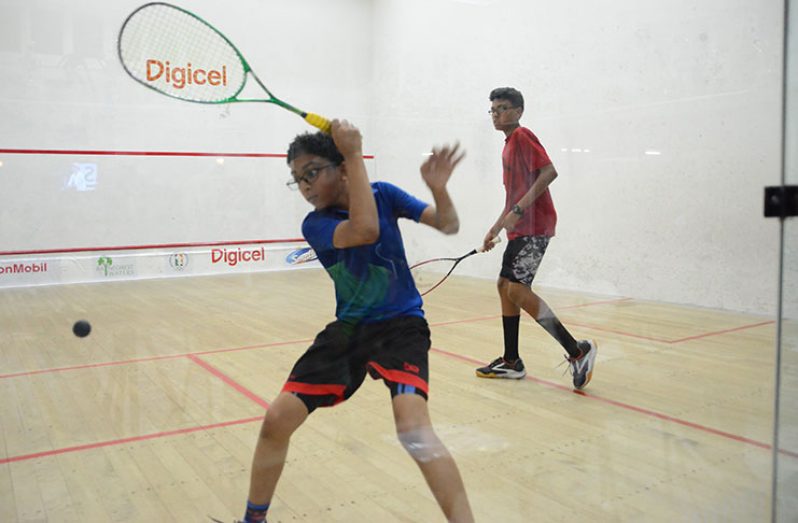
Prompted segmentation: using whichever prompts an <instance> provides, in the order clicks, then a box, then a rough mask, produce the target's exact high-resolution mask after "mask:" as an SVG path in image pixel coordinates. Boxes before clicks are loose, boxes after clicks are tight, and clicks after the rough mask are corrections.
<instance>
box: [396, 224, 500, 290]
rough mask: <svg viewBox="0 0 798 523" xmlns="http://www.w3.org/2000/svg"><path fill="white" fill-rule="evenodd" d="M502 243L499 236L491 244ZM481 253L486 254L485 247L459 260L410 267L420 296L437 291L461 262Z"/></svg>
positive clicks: (419, 263) (446, 260)
mask: <svg viewBox="0 0 798 523" xmlns="http://www.w3.org/2000/svg"><path fill="white" fill-rule="evenodd" d="M500 241H502V239H501V238H500V237H498V236H497V237H496V238H494V239H493V240H492V241H491V243H493V244H494V245H496V244H497V243H499V242H500ZM480 252H485V247H483V246H482V245H480V246H479V247H477V248H476V249H472V250H471V251H470V252H468V253H466V254H464V255H462V256H460V257H458V258H432V259H429V260H424V261H420V262H418V263H416V264H415V265H413V266H412V267H410V273H411V274H412V275H413V280H414V281H415V282H416V288H417V289H418V292H419V294H421V295H422V296H425V295H427V294H429V293H430V292H432V291H433V290H435V289H437V288H438V287H439V286H440V285H441V284H442V283H443V282H444V281H446V279H447V278H448V277H449V275H450V274H452V272H454V269H455V268H456V267H457V266H458V265H459V264H460V262H461V261H463V260H465V259H466V258H469V257H471V256H473V255H475V254H477V253H480Z"/></svg>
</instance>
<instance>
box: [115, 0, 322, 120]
mask: <svg viewBox="0 0 798 523" xmlns="http://www.w3.org/2000/svg"><path fill="white" fill-rule="evenodd" d="M117 45H118V50H119V60H120V61H121V62H122V66H123V67H124V68H125V71H127V74H129V75H130V76H131V77H132V78H133V79H134V80H136V81H137V82H139V83H141V84H143V85H145V86H147V87H149V88H150V89H153V90H155V91H158V92H159V93H161V94H165V95H167V96H171V97H173V98H178V99H180V100H186V101H189V102H197V103H206V104H225V103H234V102H265V103H272V104H276V105H279V106H280V107H283V108H284V109H288V110H289V111H291V112H293V113H296V114H298V115H299V116H301V117H302V118H304V119H305V121H307V122H308V123H309V124H310V125H313V126H314V127H317V128H319V129H321V130H322V131H324V132H326V133H329V132H330V121H329V120H327V119H326V118H324V117H323V116H319V115H318V114H314V113H306V112H305V111H302V110H300V109H297V108H296V107H294V106H293V105H290V104H288V103H286V102H284V101H282V100H280V99H278V98H277V97H275V96H274V95H273V94H272V93H271V91H269V89H267V88H266V86H265V85H263V82H261V81H260V79H259V78H258V77H257V75H256V74H255V72H254V71H253V70H252V68H251V67H250V66H249V64H248V63H247V61H246V59H244V56H243V55H242V54H241V53H240V52H239V50H238V49H236V47H235V46H234V45H233V44H232V42H230V40H228V39H227V37H226V36H224V35H223V34H222V33H220V32H219V31H218V30H217V29H216V28H214V27H213V26H211V25H210V24H209V23H207V22H206V21H205V20H203V19H201V18H200V17H198V16H197V15H195V14H193V13H190V12H188V11H186V10H185V9H181V8H180V7H176V6H174V5H170V4H166V3H162V2H153V3H149V4H144V5H142V6H141V7H139V8H138V9H136V10H135V11H133V12H132V13H131V14H130V16H128V17H127V19H126V20H125V23H124V24H122V29H121V30H120V31H119V41H118V44H117ZM249 75H251V76H252V78H254V79H255V82H257V84H258V85H259V86H261V88H262V89H263V91H264V92H265V93H266V94H267V95H268V98H238V96H239V94H241V92H242V91H243V89H244V85H246V83H247V77H248V76H249Z"/></svg>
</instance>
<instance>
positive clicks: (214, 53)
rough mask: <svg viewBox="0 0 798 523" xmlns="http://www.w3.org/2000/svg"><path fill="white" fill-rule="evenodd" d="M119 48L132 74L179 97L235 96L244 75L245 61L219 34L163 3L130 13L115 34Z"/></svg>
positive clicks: (213, 99)
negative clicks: (119, 31) (118, 32)
mask: <svg viewBox="0 0 798 523" xmlns="http://www.w3.org/2000/svg"><path fill="white" fill-rule="evenodd" d="M119 53H120V58H121V59H122V62H123V63H124V65H125V68H126V69H127V70H128V72H129V73H130V74H131V76H133V77H134V78H135V79H136V80H138V81H139V82H141V83H144V84H145V85H147V86H148V87H152V88H153V89H156V90H158V91H160V92H162V93H164V94H167V95H170V96H174V97H176V98H181V99H184V100H190V101H196V102H209V103H210V102H221V101H223V100H227V99H229V98H232V97H233V96H235V95H236V94H237V93H238V92H239V91H240V90H241V88H242V87H243V84H244V81H245V75H246V71H245V70H244V65H243V63H242V61H241V59H240V58H239V55H238V53H237V52H236V50H235V48H234V47H233V46H232V45H231V44H230V43H229V42H228V41H227V40H226V39H225V38H224V37H222V36H221V35H220V34H219V33H217V32H216V31H215V30H214V29H213V28H212V27H210V26H209V25H207V24H206V23H204V22H203V21H201V20H200V19H198V18H196V17H194V16H192V15H190V14H188V13H186V12H184V11H181V10H180V9H176V8H174V7H171V6H168V5H163V4H154V5H149V6H147V7H144V8H142V9H140V10H139V11H137V12H136V13H134V14H133V15H132V16H131V17H130V18H129V19H128V20H127V22H126V24H125V28H124V30H123V32H122V34H121V36H120V41H119Z"/></svg>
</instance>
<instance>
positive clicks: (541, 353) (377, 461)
mask: <svg viewBox="0 0 798 523" xmlns="http://www.w3.org/2000/svg"><path fill="white" fill-rule="evenodd" d="M537 290H538V292H539V293H540V294H541V295H542V296H543V297H544V298H545V299H546V300H547V301H548V303H549V305H550V306H551V307H552V309H553V310H554V311H555V312H556V313H557V314H558V316H559V317H560V319H561V320H562V321H563V323H564V324H565V325H566V326H568V327H569V328H570V329H571V331H572V332H573V333H574V335H575V336H577V337H585V338H588V337H589V338H593V339H595V340H597V341H598V343H599V356H598V359H597V365H596V371H595V375H594V378H593V382H592V383H591V384H590V385H589V386H588V388H587V389H585V391H584V393H575V392H573V391H572V388H571V386H570V381H569V376H568V375H567V374H566V375H564V374H563V373H564V370H565V366H558V365H559V364H560V362H561V361H562V350H560V349H559V348H558V346H557V345H556V344H555V342H554V341H553V340H551V339H550V338H548V336H547V335H546V333H545V332H544V331H543V330H542V329H541V328H540V327H538V326H537V325H536V324H535V323H534V322H532V321H531V320H529V319H525V321H523V322H522V327H521V356H522V357H523V358H524V361H525V363H526V366H527V371H528V373H529V374H528V376H527V378H526V379H524V380H521V381H503V380H484V379H479V378H476V377H475V375H474V368H475V367H477V366H480V365H482V364H484V363H485V362H487V361H489V360H491V359H493V358H494V357H496V356H498V355H500V354H501V347H502V331H501V319H500V315H499V312H498V299H497V297H496V292H495V287H494V284H493V283H492V282H491V281H487V280H477V279H470V278H462V277H461V278H454V279H452V280H451V281H449V282H447V283H446V284H445V285H444V286H443V287H441V288H440V289H438V290H436V291H435V292H434V293H433V294H431V295H429V296H428V299H427V301H426V306H425V308H426V310H427V317H428V320H429V322H430V324H431V329H432V342H433V349H432V352H431V355H430V368H431V380H430V381H431V390H430V402H429V404H430V410H431V412H432V416H433V422H434V424H435V427H436V431H437V432H438V434H439V436H440V437H441V439H442V440H443V441H444V443H445V444H446V445H447V446H448V448H449V450H450V451H451V452H452V454H453V455H454V456H455V459H456V460H457V463H458V465H459V467H460V470H461V473H462V474H463V478H464V481H465V484H466V488H467V490H468V493H469V497H470V500H471V504H472V506H473V508H474V511H475V515H476V518H477V521H483V522H491V523H512V522H519V523H520V522H524V523H526V522H533V521H543V522H548V521H575V520H576V521H578V520H590V521H608V522H609V521H635V522H638V521H655V522H656V521H663V522H665V521H667V522H673V521H723V522H726V521H740V522H750V521H765V520H768V519H769V517H770V489H771V473H772V463H771V461H772V451H771V446H770V442H771V438H772V431H773V427H772V425H773V399H774V385H773V382H774V380H773V378H774V336H775V323H774V318H769V317H760V316H752V315H745V314H738V313H730V312H724V311H717V310H710V309H700V308H694V307H683V306H676V305H670V304H663V303H652V302H646V301H640V300H636V299H632V298H624V297H608V296H593V295H587V294H579V293H574V292H562V291H556V290H551V289H546V288H537ZM333 310H334V307H333V297H332V292H331V284H330V283H329V280H328V278H327V276H326V275H325V274H324V273H323V272H321V271H320V270H302V271H292V272H288V273H285V272H283V273H260V274H255V275H241V276H224V277H202V278H182V279H171V280H150V281H139V282H119V283H102V284H86V285H63V286H53V287H36V288H26V289H8V290H2V291H0V332H2V339H1V340H0V420H1V423H2V428H1V429H0V521H2V522H33V521H59V522H106V521H114V522H116V521H120V522H145V521H146V522H153V521H157V522H162V521H164V522H165V521H198V522H200V521H208V520H207V515H212V516H214V517H216V518H218V519H222V520H225V521H228V520H229V521H232V519H233V518H234V517H240V515H241V512H242V507H243V506H244V503H245V500H246V493H247V486H248V481H249V466H250V460H251V456H252V450H253V448H254V444H255V439H256V436H257V432H258V428H259V422H260V419H261V417H262V415H263V412H264V410H265V409H266V408H268V404H269V402H270V401H271V400H272V399H273V398H274V396H275V395H276V394H277V392H278V391H279V390H280V387H281V386H282V383H283V381H284V380H285V378H286V377H287V374H288V371H289V369H290V368H291V366H292V364H293V362H294V361H295V360H296V358H298V357H299V356H300V355H301V354H302V352H303V351H304V350H305V348H306V347H307V346H308V344H309V342H310V341H311V339H312V338H313V336H314V335H315V334H316V333H317V332H318V330H320V329H321V328H322V326H323V325H324V324H325V323H326V322H328V321H330V320H331V319H332V314H333ZM81 318H85V319H88V320H89V321H91V323H92V325H93V332H92V333H91V335H90V336H89V337H87V338H85V339H78V338H76V337H75V336H73V335H72V333H71V325H72V323H73V322H74V321H75V320H77V319H81ZM781 459H782V460H783V461H785V462H786V463H787V464H788V466H790V467H794V468H798V467H796V463H798V449H783V450H782V451H781ZM269 521H270V522H271V523H279V522H283V523H287V522H298V521H307V522H329V521H335V522H374V521H379V522H381V523H389V522H394V521H396V522H425V523H426V522H435V521H443V517H442V515H441V514H440V513H439V511H438V508H437V506H436V504H435V502H434V500H433V498H432V496H431V494H430V493H429V491H428V489H427V486H426V484H425V483H424V481H423V478H422V476H421V474H420V472H419V471H418V469H417V467H416V466H415V464H414V463H413V462H412V461H411V459H410V458H409V457H408V456H407V455H406V453H405V451H404V450H403V449H402V448H401V446H400V445H399V443H398V442H397V440H396V438H395V436H394V429H393V421H392V415H391V411H390V404H389V393H388V390H387V389H386V388H385V387H384V386H383V385H382V384H380V383H378V382H375V381H371V380H367V382H366V383H365V384H364V386H363V387H362V388H361V389H360V391H359V392H358V393H357V394H356V395H355V397H354V398H352V399H351V400H350V401H348V402H346V403H344V404H342V405H339V406H337V407H334V408H332V409H321V410H319V411H317V412H315V413H314V414H313V415H311V416H310V418H309V420H308V422H307V423H306V424H305V425H304V426H303V427H301V428H300V429H299V431H298V432H297V433H296V435H295V436H294V438H293V440H292V447H291V449H290V451H289V456H288V463H287V466H286V468H285V472H284V474H283V477H282V479H281V482H280V484H279V485H278V490H277V494H276V498H275V499H274V500H273V505H272V509H271V511H270V519H269Z"/></svg>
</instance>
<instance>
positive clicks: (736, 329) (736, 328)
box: [668, 320, 776, 343]
mask: <svg viewBox="0 0 798 523" xmlns="http://www.w3.org/2000/svg"><path fill="white" fill-rule="evenodd" d="M774 323H776V321H775V320H768V321H761V322H759V323H752V324H751V325H743V326H742V327H733V328H731V329H724V330H721V331H714V332H707V333H705V334H698V335H696V336H688V337H686V338H681V339H678V340H673V341H669V342H668V343H681V342H683V341H690V340H698V339H701V338H707V337H709V336H717V335H720V334H727V333H729V332H737V331H742V330H747V329H753V328H755V327H762V326H763V325H773V324H774Z"/></svg>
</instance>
